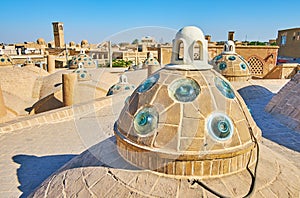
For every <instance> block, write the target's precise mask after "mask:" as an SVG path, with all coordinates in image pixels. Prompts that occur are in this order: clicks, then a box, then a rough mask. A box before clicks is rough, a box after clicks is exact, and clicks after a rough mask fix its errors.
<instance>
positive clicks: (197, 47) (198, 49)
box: [193, 41, 203, 60]
mask: <svg viewBox="0 0 300 198" xmlns="http://www.w3.org/2000/svg"><path fill="white" fill-rule="evenodd" d="M193 56H194V60H203V45H202V43H201V41H196V42H195V43H194V51H193Z"/></svg>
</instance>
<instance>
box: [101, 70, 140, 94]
mask: <svg viewBox="0 0 300 198" xmlns="http://www.w3.org/2000/svg"><path fill="white" fill-rule="evenodd" d="M134 89H135V86H134V85H133V84H129V83H128V80H127V76H126V75H125V74H122V75H121V76H120V78H119V82H118V83H117V84H115V85H113V86H111V87H110V88H109V90H108V92H107V96H110V95H114V94H118V93H121V92H123V91H133V90H134Z"/></svg>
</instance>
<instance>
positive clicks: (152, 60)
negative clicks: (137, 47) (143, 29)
mask: <svg viewBox="0 0 300 198" xmlns="http://www.w3.org/2000/svg"><path fill="white" fill-rule="evenodd" d="M148 65H153V66H160V64H159V62H158V60H157V59H156V58H154V56H153V53H151V52H150V53H149V57H148V58H147V59H146V60H145V62H144V65H143V68H147V67H148Z"/></svg>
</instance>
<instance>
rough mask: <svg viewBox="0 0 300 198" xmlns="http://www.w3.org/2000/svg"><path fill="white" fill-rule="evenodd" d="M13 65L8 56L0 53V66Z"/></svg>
mask: <svg viewBox="0 0 300 198" xmlns="http://www.w3.org/2000/svg"><path fill="white" fill-rule="evenodd" d="M13 65H14V62H13V60H12V58H11V57H10V56H9V55H7V54H3V53H0V66H13Z"/></svg>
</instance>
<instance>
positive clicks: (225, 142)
mask: <svg viewBox="0 0 300 198" xmlns="http://www.w3.org/2000/svg"><path fill="white" fill-rule="evenodd" d="M192 30H194V28H192ZM185 34H186V35H188V32H186V33H185ZM177 35H178V34H177ZM176 38H177V37H176ZM179 39H181V38H179ZM175 42H177V41H176V40H175ZM205 50H206V51H207V49H205ZM187 56H188V54H187ZM191 64H192V66H189V65H186V64H185V65H178V66H173V65H172V66H169V67H164V68H163V69H161V70H159V71H157V72H156V73H154V74H153V75H151V76H150V77H148V78H147V79H146V80H145V81H144V82H143V83H142V84H141V85H140V86H139V87H138V88H137V89H136V90H135V91H134V92H133V94H132V95H131V96H130V98H129V99H128V100H126V103H125V106H124V108H123V110H122V112H121V114H120V116H119V119H118V120H117V121H116V123H115V129H114V130H115V134H116V137H117V144H118V149H119V153H120V154H121V155H122V156H123V157H124V158H125V159H127V160H128V161H129V162H131V163H133V164H134V165H136V166H139V167H142V168H146V169H152V170H156V171H158V172H163V173H166V174H175V175H177V174H180V175H181V174H183V173H182V172H184V174H185V175H197V176H205V177H210V176H212V175H224V174H228V173H233V172H236V171H239V170H242V169H245V168H246V164H245V163H242V162H241V161H239V160H241V159H246V158H247V159H249V161H250V164H254V163H255V162H256V157H255V156H254V157H253V156H252V155H254V153H256V152H257V151H256V149H257V147H256V145H257V142H256V138H259V137H260V136H261V132H260V130H259V128H258V127H257V126H256V124H255V122H254V121H253V119H252V117H251V115H250V113H249V111H248V109H247V106H246V105H245V103H244V101H243V100H242V98H241V97H240V95H239V94H238V92H236V91H235V90H234V89H233V88H232V86H231V85H230V83H229V82H228V81H227V80H226V79H225V78H224V77H222V76H221V75H220V74H218V73H217V72H216V71H214V70H211V69H202V68H209V65H208V66H207V67H206V66H205V65H203V67H202V65H201V67H200V68H199V67H198V66H197V65H196V67H193V66H195V65H193V62H191ZM206 64H208V63H206ZM181 66H182V67H181ZM175 68H176V69H175ZM187 68H193V69H191V70H189V69H187ZM195 68H199V69H195ZM254 140H255V141H254ZM136 153H142V154H141V155H139V154H136ZM249 156H252V157H249ZM233 160H234V161H235V163H236V162H237V161H238V162H237V163H238V166H235V168H234V169H231V170H226V172H223V168H224V166H228V165H226V164H227V163H229V161H233ZM153 163H155V165H153ZM191 164H193V165H191ZM177 169H180V170H181V171H178V172H177ZM221 170H222V172H220V171H221Z"/></svg>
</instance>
